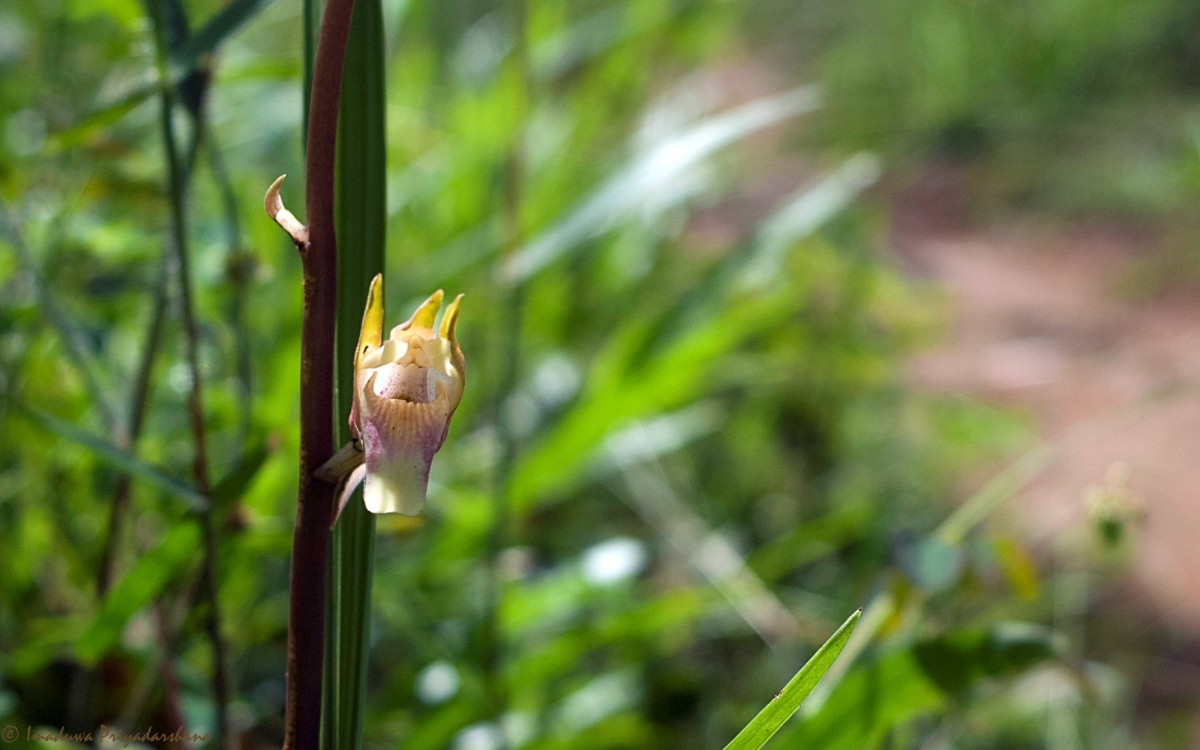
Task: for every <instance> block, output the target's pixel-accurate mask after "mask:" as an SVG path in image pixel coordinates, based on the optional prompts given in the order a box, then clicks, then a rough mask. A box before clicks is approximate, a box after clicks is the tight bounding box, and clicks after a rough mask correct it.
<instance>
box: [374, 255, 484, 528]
mask: <svg viewBox="0 0 1200 750" xmlns="http://www.w3.org/2000/svg"><path fill="white" fill-rule="evenodd" d="M380 284H381V277H379V276H376V277H375V280H374V281H372V284H371V290H370V292H369V293H368V298H367V309H366V311H365V312H364V314H363V327H362V331H361V333H360V336H359V348H358V350H357V352H356V354H357V356H356V358H355V375H354V397H355V404H354V411H353V413H352V416H351V424H352V427H353V429H354V431H355V433H356V436H357V437H359V439H361V440H362V444H363V451H364V458H365V463H366V481H365V485H364V489H363V498H364V501H365V503H366V506H367V509H368V510H370V511H371V512H372V513H402V514H404V515H416V514H417V513H419V512H420V511H421V508H422V507H424V504H425V495H426V491H427V488H428V483H429V467H430V465H431V464H432V462H433V455H434V454H435V453H436V452H437V450H438V449H439V448H441V446H442V444H443V443H444V442H445V440H446V435H447V433H448V431H449V427H450V418H451V417H452V416H453V415H454V411H455V409H457V408H458V404H459V402H460V401H461V400H462V392H463V386H464V382H465V372H464V371H465V361H464V360H463V356H462V351H461V350H460V349H459V347H458V342H457V340H456V339H455V326H456V324H457V320H458V306H459V301H460V300H461V299H462V295H459V297H457V298H456V299H455V300H454V301H453V302H451V303H450V304H449V305H447V306H446V310H445V312H444V313H443V314H442V320H441V324H440V325H439V326H438V327H437V328H436V329H435V328H434V322H435V319H436V317H437V313H438V310H439V309H440V307H441V303H442V299H443V294H442V291H441V290H440V289H439V290H438V291H436V292H434V293H433V294H432V295H430V296H429V298H428V299H426V300H425V302H424V303H422V304H421V305H420V306H419V307H418V308H417V310H416V312H414V313H413V315H412V317H411V318H409V320H408V321H406V322H404V323H401V324H400V325H398V326H396V327H395V328H393V329H392V331H391V333H390V335H389V336H388V338H387V339H386V340H384V339H382V320H383V306H382V294H381V289H380V288H379V285H380Z"/></svg>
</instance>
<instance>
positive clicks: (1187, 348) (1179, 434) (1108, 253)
mask: <svg viewBox="0 0 1200 750" xmlns="http://www.w3.org/2000/svg"><path fill="white" fill-rule="evenodd" d="M964 194H965V192H964V185H963V182H962V179H961V178H960V177H959V176H956V175H955V174H954V173H953V172H949V171H947V172H939V171H932V172H930V173H929V174H927V175H925V176H923V177H922V178H921V180H919V181H918V182H917V183H915V184H914V185H910V186H907V187H905V188H903V189H901V190H899V191H898V197H897V198H896V199H895V202H894V209H895V211H894V217H895V218H894V230H893V237H892V239H893V243H892V244H893V246H894V247H895V249H896V251H897V252H898V254H899V256H900V257H901V259H902V261H903V262H905V263H906V265H907V266H909V267H910V268H912V269H913V271H914V273H915V274H917V275H920V276H923V277H926V278H928V279H929V280H932V281H933V282H935V283H937V284H939V285H941V286H942V287H943V288H944V289H945V292H946V294H947V295H948V296H949V303H950V308H951V310H952V315H953V319H952V321H953V322H952V325H951V328H950V330H949V331H948V334H947V336H946V337H945V339H944V341H943V342H942V343H941V344H940V345H939V346H938V347H936V348H935V349H933V350H931V351H928V352H926V353H924V354H922V355H921V356H919V357H917V358H916V359H915V361H913V362H912V366H911V376H912V379H913V380H914V382H915V383H916V384H917V385H918V386H919V387H921V388H925V389H932V390H938V391H955V392H964V393H968V394H971V395H973V396H976V397H981V398H984V399H986V400H988V401H990V402H993V403H998V404H1003V405H1007V406H1012V407H1016V408H1019V409H1022V410H1025V411H1026V412H1028V413H1029V414H1030V415H1031V416H1032V418H1033V421H1034V423H1035V424H1036V426H1037V429H1038V431H1039V434H1040V436H1041V437H1042V438H1043V439H1045V440H1048V441H1050V442H1052V443H1054V444H1055V445H1057V446H1058V448H1059V449H1060V450H1059V453H1058V454H1057V459H1056V461H1055V463H1054V464H1053V465H1052V466H1051V467H1050V468H1049V469H1048V470H1047V471H1045V472H1044V473H1043V474H1042V475H1040V476H1039V477H1038V478H1037V479H1036V480H1035V481H1034V482H1033V483H1032V484H1030V485H1029V486H1028V487H1026V488H1025V489H1024V491H1022V492H1021V494H1020V497H1019V498H1017V499H1016V500H1014V501H1013V503H1012V504H1010V505H1009V506H1008V511H1009V517H1010V519H1012V520H1013V521H1015V522H1016V523H1017V524H1019V525H1021V526H1023V527H1025V528H1026V530H1027V531H1028V532H1029V533H1030V534H1031V535H1032V538H1033V539H1034V540H1035V541H1038V542H1043V543H1048V542H1050V541H1052V540H1053V539H1055V538H1056V537H1059V536H1061V535H1063V534H1070V533H1072V532H1073V531H1077V530H1080V529H1081V524H1082V523H1083V522H1084V521H1085V519H1086V515H1087V506H1086V503H1085V496H1086V495H1087V492H1088V490H1089V488H1091V487H1095V486H1097V485H1100V484H1101V483H1102V482H1103V480H1104V478H1105V476H1106V474H1108V473H1109V471H1110V469H1111V467H1113V466H1114V465H1116V464H1124V465H1125V466H1126V467H1127V470H1128V476H1129V487H1130V489H1131V490H1132V494H1133V496H1134V498H1135V502H1136V503H1137V505H1138V506H1140V509H1141V512H1142V521H1141V524H1140V528H1139V529H1138V531H1137V534H1136V539H1137V546H1136V552H1135V553H1134V561H1133V571H1134V575H1135V577H1136V579H1137V580H1138V581H1139V582H1140V584H1141V587H1142V588H1144V590H1145V594H1146V595H1147V597H1148V598H1149V599H1150V600H1151V601H1153V602H1154V603H1155V605H1156V608H1157V609H1159V611H1160V612H1161V614H1163V615H1165V616H1166V617H1167V618H1168V619H1169V620H1172V621H1174V622H1175V623H1176V624H1177V625H1181V626H1189V627H1190V629H1196V628H1200V544H1198V543H1197V537H1198V535H1200V455H1198V454H1197V451H1196V448H1197V445H1198V444H1200V388H1198V387H1197V385H1198V384H1200V290H1197V289H1196V288H1195V287H1194V286H1192V287H1191V288H1187V285H1185V284H1183V283H1182V282H1181V283H1178V284H1166V285H1164V288H1163V289H1161V290H1159V291H1157V292H1156V293H1154V294H1144V293H1143V294H1131V293H1129V291H1127V290H1128V289H1130V288H1131V283H1130V282H1131V280H1133V279H1136V278H1137V274H1138V272H1139V269H1144V268H1145V267H1146V264H1147V260H1148V259H1149V258H1152V257H1154V255H1155V254H1156V253H1157V252H1158V251H1157V249H1156V247H1157V244H1158V243H1157V242H1156V240H1155V238H1154V237H1153V236H1152V235H1150V234H1149V233H1145V232H1138V231H1134V230H1129V229H1126V228H1123V227H1119V226H1108V225H1101V224H1092V225H1085V226H1082V227H1081V226H1078V225H1070V226H1068V225H1058V226H1054V225H1045V224H1042V225H1038V226H1029V225H1023V224H1015V225H1007V226H995V225H992V226H987V227H985V228H982V229H981V228H979V227H977V226H976V227H971V226H967V224H968V222H965V221H962V220H960V218H959V217H961V216H962V215H963V211H962V210H961V207H962V204H963V202H964V200H965V199H964V198H963V195H964Z"/></svg>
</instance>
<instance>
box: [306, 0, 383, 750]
mask: <svg viewBox="0 0 1200 750" xmlns="http://www.w3.org/2000/svg"><path fill="white" fill-rule="evenodd" d="M383 66H384V46H383V10H382V7H381V5H380V2H379V0H358V2H356V3H355V4H354V15H353V17H352V19H351V22H350V36H349V39H348V42H347V46H346V58H345V62H344V64H343V69H342V98H341V103H340V113H341V114H340V121H339V125H338V153H337V181H336V186H337V198H336V200H337V214H336V216H337V238H338V259H337V260H338V272H337V284H338V292H337V299H338V314H337V365H336V375H335V378H334V382H335V386H334V388H335V394H336V398H335V401H334V408H335V409H336V413H335V414H334V415H333V417H334V423H335V424H336V425H337V428H338V444H339V445H340V444H342V443H344V442H346V441H347V440H349V439H350V433H349V429H348V426H347V422H346V416H347V415H348V414H349V412H350V402H351V396H352V392H353V383H354V354H355V351H356V344H357V342H358V336H359V332H360V331H359V329H360V324H361V322H362V311H363V302H364V301H365V300H366V298H367V289H368V288H369V286H370V283H371V279H372V277H374V276H375V274H377V273H380V272H382V271H384V270H385V269H384V258H383V248H384V246H385V244H386V231H385V230H386V226H387V206H386V195H387V175H386V171H385V164H386V161H387V160H386V147H385V146H386V144H385V138H384V132H385V127H384V120H385V118H384V77H383V76H384V74H383ZM359 492H361V490H359ZM358 498H359V496H358V495H357V493H356V496H355V497H354V498H351V500H350V503H349V504H348V505H347V506H346V509H345V511H344V512H343V513H342V514H341V517H340V518H339V520H338V522H337V525H336V526H334V529H333V533H332V535H331V537H330V545H329V575H328V579H327V580H328V587H329V588H328V595H327V598H326V619H325V622H326V628H325V675H324V680H325V689H324V699H323V700H324V706H323V714H322V727H321V733H322V736H321V744H322V747H323V748H325V749H326V750H341V748H346V749H347V750H350V749H352V748H359V747H362V742H363V739H362V738H363V716H364V712H365V709H366V689H367V681H366V669H367V655H368V654H367V652H368V643H369V639H368V628H369V619H370V618H369V617H368V613H369V611H370V605H371V577H372V566H373V561H374V553H375V517H374V516H373V515H371V514H370V513H368V512H367V509H366V508H365V507H364V506H363V504H362V501H361V500H360V499H358Z"/></svg>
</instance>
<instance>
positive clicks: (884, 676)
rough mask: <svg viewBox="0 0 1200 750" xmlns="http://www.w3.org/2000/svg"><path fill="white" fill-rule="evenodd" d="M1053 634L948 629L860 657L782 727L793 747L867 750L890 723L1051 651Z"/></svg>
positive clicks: (1025, 629) (937, 707)
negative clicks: (811, 707)
mask: <svg viewBox="0 0 1200 750" xmlns="http://www.w3.org/2000/svg"><path fill="white" fill-rule="evenodd" d="M1057 651H1058V649H1057V646H1056V644H1055V639H1054V638H1053V636H1052V635H1051V634H1050V633H1048V632H1047V631H1045V630H1043V629H1040V628H1036V627H1033V626H1028V625H1015V624H1014V625H1000V626H996V627H994V628H992V629H990V630H970V631H962V632H956V633H949V634H946V635H943V636H939V637H936V638H930V639H927V640H922V641H919V642H917V643H915V644H912V645H910V646H906V647H901V648H898V649H893V650H891V651H887V652H884V653H882V654H880V655H879V656H878V657H877V658H875V659H872V660H870V661H867V662H864V663H861V664H859V665H858V666H857V667H855V668H854V669H852V670H851V671H850V672H849V673H848V674H847V675H846V677H845V678H844V679H843V680H842V681H841V682H840V683H838V685H837V686H836V687H835V688H834V689H833V691H832V692H831V693H830V694H829V697H828V699H827V700H825V701H824V702H823V703H821V707H820V709H819V710H818V711H816V712H815V713H814V714H813V715H811V716H802V717H801V718H802V720H801V721H800V722H798V723H797V724H796V725H794V726H793V727H792V728H790V729H789V730H788V732H787V741H788V743H789V744H790V746H792V747H814V748H815V747H819V748H822V750H826V749H827V750H867V749H868V748H872V747H876V746H877V745H878V744H879V742H880V741H881V740H882V739H883V738H884V737H885V736H886V734H887V733H888V732H889V731H891V730H892V729H894V728H897V727H901V726H904V725H905V724H907V723H908V722H910V721H912V720H913V719H914V718H916V717H917V716H921V715H924V714H929V713H936V712H939V711H942V710H944V709H945V708H946V707H947V706H949V705H950V701H951V700H955V699H962V698H965V697H966V696H967V694H968V692H969V691H970V690H971V689H972V688H974V687H976V686H977V685H979V684H980V683H982V682H984V681H986V680H990V679H993V678H998V677H1004V676H1011V675H1015V674H1017V673H1019V672H1022V671H1024V670H1025V669H1028V668H1029V667H1031V666H1033V665H1035V664H1039V663H1042V662H1045V661H1049V660H1052V659H1054V658H1055V656H1056V654H1057Z"/></svg>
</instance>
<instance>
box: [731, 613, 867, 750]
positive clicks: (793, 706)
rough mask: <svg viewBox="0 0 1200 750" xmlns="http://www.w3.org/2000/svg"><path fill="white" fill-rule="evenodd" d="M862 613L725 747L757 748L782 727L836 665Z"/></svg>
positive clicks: (849, 620)
mask: <svg viewBox="0 0 1200 750" xmlns="http://www.w3.org/2000/svg"><path fill="white" fill-rule="evenodd" d="M861 616H862V610H861V609H860V610H857V611H855V612H854V614H852V615H850V617H848V618H847V619H846V621H845V622H844V623H842V626H841V627H840V628H838V629H837V631H836V632H835V633H834V634H833V635H832V636H830V638H829V640H827V641H825V644H824V645H823V646H821V648H819V649H817V653H815V654H813V656H812V658H811V659H809V660H808V662H806V663H805V665H804V666H803V667H801V668H800V671H799V672H797V673H796V676H795V677H793V678H792V679H791V680H789V681H788V684H787V685H785V686H784V688H783V690H782V691H780V693H779V695H777V696H775V698H774V699H772V700H771V702H770V703H768V704H767V705H766V706H765V707H764V708H763V710H761V711H759V712H758V715H757V716H755V717H754V718H753V719H751V720H750V723H749V724H747V725H746V726H745V727H744V728H743V729H742V731H740V732H738V734H737V736H736V737H734V738H733V740H732V741H731V742H730V743H729V744H728V745H726V746H725V750H758V748H761V747H762V746H763V745H765V744H767V741H768V740H770V739H771V737H772V736H774V734H775V733H776V732H778V731H779V728H780V727H782V726H783V725H784V723H785V722H787V720H788V719H790V718H791V717H792V715H793V714H794V713H796V711H797V710H798V709H799V708H800V704H801V703H803V702H804V699H805V698H807V697H808V695H809V693H811V692H812V691H813V688H815V687H816V686H817V683H818V682H820V681H821V678H822V677H824V676H825V673H826V672H828V671H829V668H830V667H831V666H833V662H834V661H835V660H837V657H838V654H840V653H842V649H843V648H845V646H846V642H847V641H848V640H850V635H851V634H852V633H853V632H854V626H855V625H857V624H858V618H859V617H861Z"/></svg>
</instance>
